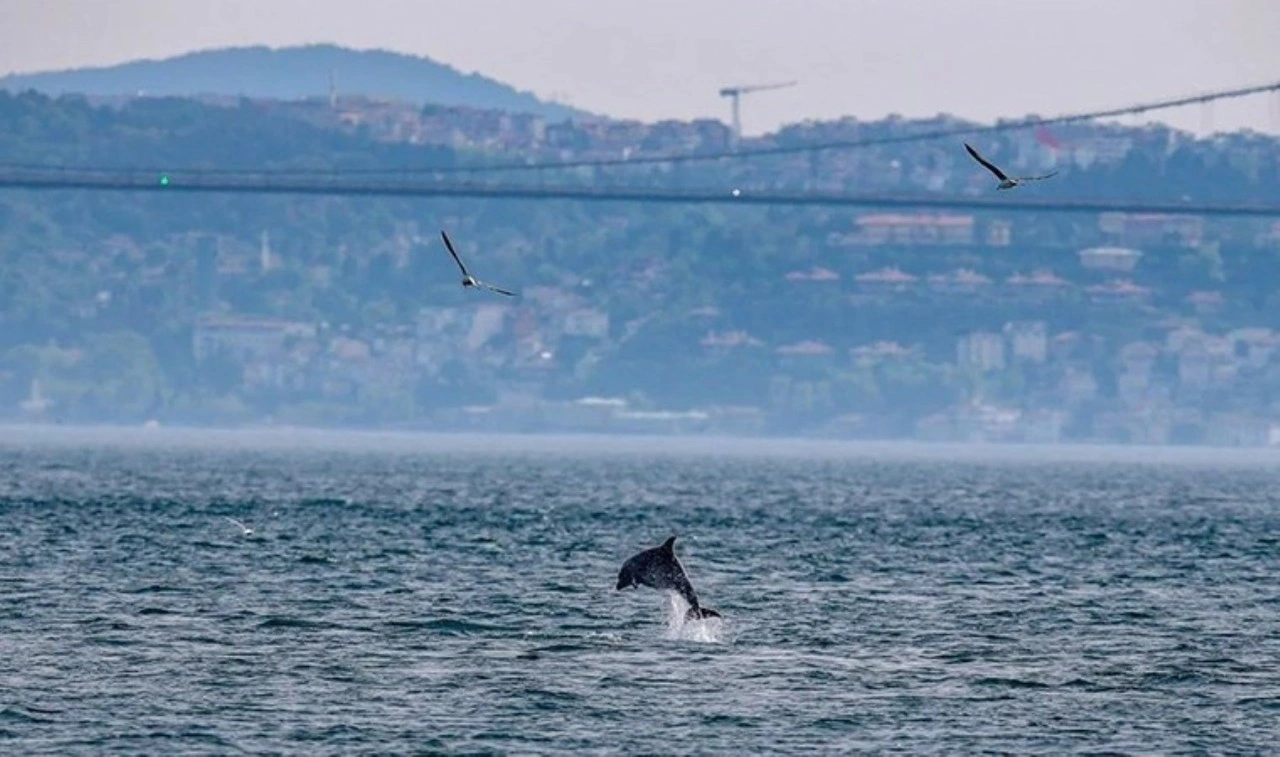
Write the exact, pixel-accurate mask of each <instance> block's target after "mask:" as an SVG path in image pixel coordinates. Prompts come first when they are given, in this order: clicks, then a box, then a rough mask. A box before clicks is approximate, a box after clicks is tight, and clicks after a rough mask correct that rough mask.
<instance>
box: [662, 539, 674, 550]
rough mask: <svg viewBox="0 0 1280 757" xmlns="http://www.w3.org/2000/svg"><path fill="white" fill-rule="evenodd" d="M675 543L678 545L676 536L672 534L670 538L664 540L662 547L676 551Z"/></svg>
mask: <svg viewBox="0 0 1280 757" xmlns="http://www.w3.org/2000/svg"><path fill="white" fill-rule="evenodd" d="M675 545H676V537H674V536H672V537H671V538H669V539H667V540H666V541H664V542H662V548H663V549H665V550H666V551H668V552H674V551H676V547H675Z"/></svg>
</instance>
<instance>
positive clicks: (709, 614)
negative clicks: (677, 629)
mask: <svg viewBox="0 0 1280 757" xmlns="http://www.w3.org/2000/svg"><path fill="white" fill-rule="evenodd" d="M719 617H721V615H720V613H718V612H716V611H715V610H712V609H711V608H710V607H690V608H689V611H688V612H686V613H685V614H684V619H685V620H705V619H707V618H719Z"/></svg>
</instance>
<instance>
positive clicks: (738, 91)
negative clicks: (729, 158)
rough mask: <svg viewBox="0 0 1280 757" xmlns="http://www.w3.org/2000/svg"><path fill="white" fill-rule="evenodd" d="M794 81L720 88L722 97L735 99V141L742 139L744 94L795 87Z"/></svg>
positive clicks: (735, 142) (733, 104)
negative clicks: (742, 101)
mask: <svg viewBox="0 0 1280 757" xmlns="http://www.w3.org/2000/svg"><path fill="white" fill-rule="evenodd" d="M795 85H796V83H795V82H793V81H788V82H782V83H781V84H747V85H744V86H741V87H725V88H723V89H721V90H720V96H721V97H728V98H731V99H732V100H733V103H732V106H733V142H734V144H737V143H738V140H740V139H742V112H741V109H740V107H739V106H740V101H741V99H742V96H743V95H745V94H749V93H751V92H763V91H764V90H766V89H784V88H786V87H794V86H795Z"/></svg>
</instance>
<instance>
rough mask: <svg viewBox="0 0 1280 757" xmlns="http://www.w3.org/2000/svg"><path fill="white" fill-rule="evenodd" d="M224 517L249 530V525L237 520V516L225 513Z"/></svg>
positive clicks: (242, 528)
mask: <svg viewBox="0 0 1280 757" xmlns="http://www.w3.org/2000/svg"><path fill="white" fill-rule="evenodd" d="M223 517H224V518H226V519H227V520H229V521H231V522H232V523H234V524H236V525H237V526H239V527H240V529H241V530H248V527H247V526H245V524H243V523H241V522H240V521H238V520H236V519H235V518H232V517H231V516H230V515H224V516H223Z"/></svg>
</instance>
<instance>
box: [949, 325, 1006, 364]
mask: <svg viewBox="0 0 1280 757" xmlns="http://www.w3.org/2000/svg"><path fill="white" fill-rule="evenodd" d="M956 362H957V363H959V364H960V367H961V368H966V369H970V370H977V371H981V372H983V373H990V372H993V371H999V370H1003V369H1004V365H1005V360H1004V339H1003V338H1001V336H1000V335H999V334H992V333H989V332H983V331H978V332H974V333H972V334H967V335H965V336H963V337H961V338H960V341H959V342H958V343H957V344H956Z"/></svg>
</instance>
